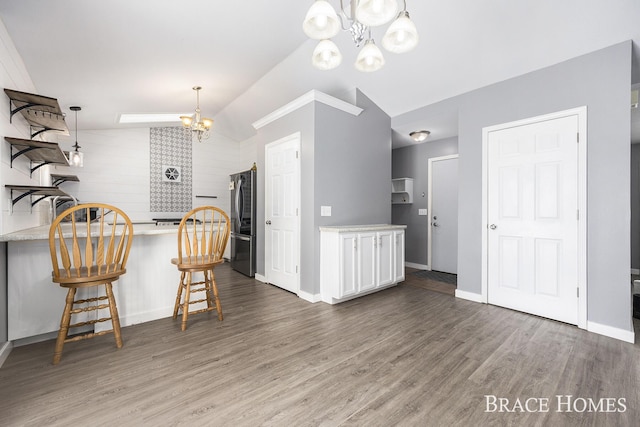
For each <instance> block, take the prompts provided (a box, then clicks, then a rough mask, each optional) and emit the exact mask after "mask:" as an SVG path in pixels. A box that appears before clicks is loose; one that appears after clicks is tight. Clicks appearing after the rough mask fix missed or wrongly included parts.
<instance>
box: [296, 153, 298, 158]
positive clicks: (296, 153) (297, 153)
mask: <svg viewBox="0 0 640 427" xmlns="http://www.w3.org/2000/svg"><path fill="white" fill-rule="evenodd" d="M297 158H298V152H297V151H296V159H297Z"/></svg>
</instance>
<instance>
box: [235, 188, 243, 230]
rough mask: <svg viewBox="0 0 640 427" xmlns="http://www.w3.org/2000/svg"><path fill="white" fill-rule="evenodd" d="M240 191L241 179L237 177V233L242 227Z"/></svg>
mask: <svg viewBox="0 0 640 427" xmlns="http://www.w3.org/2000/svg"><path fill="white" fill-rule="evenodd" d="M242 191H243V190H242V177H238V185H237V189H236V218H237V220H238V231H240V227H241V225H242V209H240V203H241V200H242Z"/></svg>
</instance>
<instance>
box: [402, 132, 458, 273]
mask: <svg viewBox="0 0 640 427" xmlns="http://www.w3.org/2000/svg"><path fill="white" fill-rule="evenodd" d="M457 153H458V138H447V139H441V140H438V141H433V142H431V141H427V142H424V143H422V144H417V145H411V146H409V147H403V148H397V149H395V150H393V154H392V169H391V174H392V177H393V178H413V203H412V204H407V205H392V210H391V212H392V217H391V221H392V223H393V224H398V225H406V226H407V229H406V234H405V259H406V261H407V262H411V263H414V264H421V265H427V228H428V223H429V216H419V215H418V209H426V208H427V197H428V191H427V190H428V189H429V182H428V161H429V159H430V158H433V157H440V156H448V155H450V154H457ZM423 194H424V196H423Z"/></svg>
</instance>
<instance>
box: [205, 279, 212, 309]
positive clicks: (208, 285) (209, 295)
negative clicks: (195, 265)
mask: <svg viewBox="0 0 640 427" xmlns="http://www.w3.org/2000/svg"><path fill="white" fill-rule="evenodd" d="M204 289H205V290H204V293H205V294H206V296H207V308H209V309H211V307H212V306H213V289H212V288H211V278H210V277H209V272H208V271H207V270H205V271H204Z"/></svg>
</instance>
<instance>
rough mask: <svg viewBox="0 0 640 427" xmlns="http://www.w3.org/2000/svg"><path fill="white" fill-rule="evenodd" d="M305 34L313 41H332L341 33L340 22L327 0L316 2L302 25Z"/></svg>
mask: <svg viewBox="0 0 640 427" xmlns="http://www.w3.org/2000/svg"><path fill="white" fill-rule="evenodd" d="M302 29H303V30H304V33H305V34H306V35H307V36H308V37H309V38H312V39H315V40H322V39H330V38H331V37H333V36H335V35H336V34H338V32H340V20H339V18H338V15H337V14H336V11H335V9H334V8H333V6H331V4H329V2H328V1H327V0H316V1H315V2H314V3H313V4H312V5H311V8H309V11H308V12H307V15H306V16H305V18H304V22H303V23H302Z"/></svg>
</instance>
